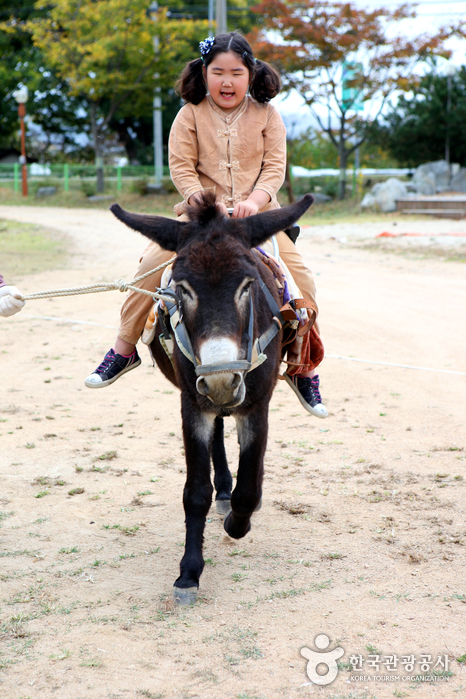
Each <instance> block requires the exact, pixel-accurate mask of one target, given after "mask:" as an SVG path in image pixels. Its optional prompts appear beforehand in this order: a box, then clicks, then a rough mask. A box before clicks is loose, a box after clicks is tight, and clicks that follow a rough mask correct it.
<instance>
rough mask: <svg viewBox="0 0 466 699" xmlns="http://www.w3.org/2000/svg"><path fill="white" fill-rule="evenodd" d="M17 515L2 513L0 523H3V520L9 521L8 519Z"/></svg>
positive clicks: (0, 513)
mask: <svg viewBox="0 0 466 699" xmlns="http://www.w3.org/2000/svg"><path fill="white" fill-rule="evenodd" d="M14 514H15V513H14V512H13V511H12V512H0V522H3V520H5V519H8V517H12V516H13V515H14Z"/></svg>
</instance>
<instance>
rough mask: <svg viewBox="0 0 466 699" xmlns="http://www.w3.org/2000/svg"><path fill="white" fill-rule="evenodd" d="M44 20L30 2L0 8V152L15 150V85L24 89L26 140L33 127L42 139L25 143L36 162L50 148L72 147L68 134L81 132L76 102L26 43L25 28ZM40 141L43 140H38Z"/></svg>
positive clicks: (37, 51) (19, 0) (29, 40)
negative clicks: (37, 19) (57, 145)
mask: <svg viewBox="0 0 466 699" xmlns="http://www.w3.org/2000/svg"><path fill="white" fill-rule="evenodd" d="M40 16H45V12H44V10H42V9H40V8H38V9H36V8H34V6H33V5H32V3H31V2H30V0H17V2H16V3H15V4H14V6H13V5H11V4H9V5H8V6H6V7H5V6H2V5H0V147H1V148H3V149H10V148H18V147H19V137H18V129H19V121H18V109H17V104H16V102H15V100H14V99H13V96H12V93H13V92H14V90H15V89H16V88H17V87H18V85H19V84H23V85H27V87H28V89H29V92H30V99H29V101H28V105H27V111H28V116H29V117H30V118H31V119H32V120H33V124H31V120H30V119H28V120H27V125H28V130H29V134H28V135H30V136H31V135H34V134H33V133H32V131H33V126H34V125H36V127H38V128H36V130H40V132H41V136H42V138H41V139H40V140H39V139H30V140H28V155H29V156H32V157H37V158H39V159H41V157H42V156H43V155H44V154H45V152H46V151H47V149H48V148H49V146H50V145H51V143H57V142H59V143H61V144H62V145H63V146H69V147H70V146H72V145H74V139H73V136H74V134H76V133H78V132H81V131H82V130H83V123H82V122H83V120H82V117H80V111H82V110H81V103H80V101H79V99H77V98H74V97H72V96H70V95H69V92H68V90H67V86H66V84H64V83H63V81H61V80H60V79H59V78H58V77H57V75H56V74H55V73H54V71H53V70H51V69H50V67H49V66H47V65H46V63H45V61H44V57H43V55H42V53H41V51H40V49H38V48H37V47H35V46H34V45H33V43H32V37H31V34H30V33H29V32H28V31H27V30H26V29H25V22H27V21H28V20H30V19H32V18H33V17H40ZM44 135H46V138H44V137H43V136H44Z"/></svg>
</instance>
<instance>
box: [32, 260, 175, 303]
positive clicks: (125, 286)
mask: <svg viewBox="0 0 466 699" xmlns="http://www.w3.org/2000/svg"><path fill="white" fill-rule="evenodd" d="M175 259H176V255H174V256H173V257H172V258H171V259H170V260H168V261H167V262H164V263H163V264H161V265H159V266H158V267H155V269H151V270H150V272H146V273H145V274H142V275H141V276H140V277H136V279H133V280H132V281H131V282H125V281H123V280H122V279H117V280H116V281H115V282H102V283H100V284H89V285H88V286H74V287H71V288H68V289H50V290H49V291H37V292H36V293H35V294H24V295H22V296H21V298H22V299H23V301H33V300H35V299H51V298H54V297H57V296H78V295H80V294H96V293H99V292H102V291H121V292H125V291H137V292H138V293H139V294H145V295H146V296H152V297H155V298H158V299H163V298H164V295H163V294H161V293H160V292H158V291H147V290H146V289H140V288H139V287H137V286H134V285H135V284H137V283H138V282H140V281H142V280H143V279H146V278H147V277H150V276H151V274H154V273H155V272H158V271H159V270H161V269H164V268H165V267H168V265H170V264H171V263H172V262H174V261H175Z"/></svg>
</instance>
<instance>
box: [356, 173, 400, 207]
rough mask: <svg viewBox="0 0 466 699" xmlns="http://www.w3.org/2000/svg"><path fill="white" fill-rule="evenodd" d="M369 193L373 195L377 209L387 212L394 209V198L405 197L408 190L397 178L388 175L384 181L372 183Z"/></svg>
mask: <svg viewBox="0 0 466 699" xmlns="http://www.w3.org/2000/svg"><path fill="white" fill-rule="evenodd" d="M371 193H372V195H373V196H374V197H375V201H376V206H377V209H379V211H382V212H383V213H388V212H389V211H396V200H397V199H401V198H403V197H406V196H407V194H408V190H407V189H406V185H405V184H404V183H403V182H401V181H400V180H399V179H397V178H396V177H389V179H388V180H386V181H385V182H380V183H378V184H376V185H374V186H373V187H372V191H371ZM363 201H364V199H363ZM361 203H362V202H361Z"/></svg>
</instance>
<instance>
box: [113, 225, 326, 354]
mask: <svg viewBox="0 0 466 699" xmlns="http://www.w3.org/2000/svg"><path fill="white" fill-rule="evenodd" d="M183 219H185V217H184V216H180V219H179V220H183ZM185 220H187V219H185ZM277 243H278V249H279V251H280V257H281V258H283V261H284V263H285V264H286V266H287V267H288V269H289V271H290V272H291V274H292V276H293V279H294V280H295V282H296V284H297V286H298V287H299V289H300V291H301V293H302V295H303V298H304V299H305V300H306V301H309V302H310V303H311V304H312V307H313V308H314V309H315V311H316V313H318V308H317V303H316V300H315V297H316V287H315V283H314V277H313V276H312V272H311V271H310V270H309V269H308V268H307V267H306V266H305V264H304V261H303V258H302V257H301V255H300V254H299V252H298V250H297V248H296V246H295V245H294V243H293V242H292V241H291V240H290V239H289V237H288V236H287V234H286V233H284V232H283V231H281V232H280V233H278V234H277ZM172 257H173V252H167V250H163V249H162V248H161V247H160V245H158V244H157V243H152V242H151V243H149V245H148V246H147V248H146V249H145V250H144V252H143V255H142V257H141V259H140V260H139V267H138V271H137V274H136V275H135V276H136V277H137V276H140V275H141V274H145V273H146V272H149V271H150V270H151V269H154V267H158V266H159V265H161V264H162V263H164V262H167V260H170V259H171V258H172ZM163 271H164V270H163V269H162V270H160V271H159V272H156V273H155V274H152V275H151V276H150V277H147V279H144V280H143V281H142V282H139V283H138V284H137V286H138V287H140V288H141V289H146V290H147V291H153V290H154V289H155V288H156V287H158V286H160V282H161V279H162V274H163ZM153 303H154V302H153V300H152V298H151V297H150V296H146V295H145V294H138V292H137V291H130V292H128V296H127V297H126V300H125V302H124V303H123V306H122V308H121V321H120V329H119V331H118V336H119V337H120V338H121V339H122V340H126V342H130V343H131V344H133V345H135V344H136V343H137V342H138V340H139V338H140V337H141V334H142V331H143V330H144V325H145V322H146V318H147V316H148V315H149V312H150V309H151V308H152V306H153ZM315 327H316V329H317V324H315Z"/></svg>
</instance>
